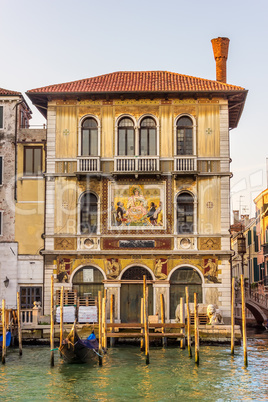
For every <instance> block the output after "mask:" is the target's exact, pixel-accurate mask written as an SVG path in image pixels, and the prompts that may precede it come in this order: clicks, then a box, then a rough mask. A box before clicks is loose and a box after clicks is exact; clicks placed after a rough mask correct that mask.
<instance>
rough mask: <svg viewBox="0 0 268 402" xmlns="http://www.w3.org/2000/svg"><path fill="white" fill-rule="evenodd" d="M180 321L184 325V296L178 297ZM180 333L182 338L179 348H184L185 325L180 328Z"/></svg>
mask: <svg viewBox="0 0 268 402" xmlns="http://www.w3.org/2000/svg"><path fill="white" fill-rule="evenodd" d="M180 322H181V324H184V325H185V304H184V297H181V298H180ZM181 334H183V338H182V339H181V345H180V346H181V349H185V327H183V328H181Z"/></svg>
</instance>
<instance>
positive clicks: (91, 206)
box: [80, 193, 98, 233]
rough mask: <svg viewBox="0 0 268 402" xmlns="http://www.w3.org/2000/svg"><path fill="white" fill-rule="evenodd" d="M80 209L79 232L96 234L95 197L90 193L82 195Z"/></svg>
mask: <svg viewBox="0 0 268 402" xmlns="http://www.w3.org/2000/svg"><path fill="white" fill-rule="evenodd" d="M80 207H81V208H80V232H81V233H96V232H97V224H98V201H97V197H96V196H95V195H94V194H92V193H86V194H84V195H83V197H82V199H81V204H80Z"/></svg>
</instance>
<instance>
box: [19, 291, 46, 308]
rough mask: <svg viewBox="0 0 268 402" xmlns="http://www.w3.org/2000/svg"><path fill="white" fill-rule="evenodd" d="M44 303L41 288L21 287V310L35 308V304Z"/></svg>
mask: <svg viewBox="0 0 268 402" xmlns="http://www.w3.org/2000/svg"><path fill="white" fill-rule="evenodd" d="M35 301H37V302H42V288H41V287H21V288H20V305H21V308H23V309H25V308H33V306H34V304H33V303H34V302H35Z"/></svg>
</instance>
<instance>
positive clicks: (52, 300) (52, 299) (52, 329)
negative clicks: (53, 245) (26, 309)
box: [50, 275, 54, 367]
mask: <svg viewBox="0 0 268 402" xmlns="http://www.w3.org/2000/svg"><path fill="white" fill-rule="evenodd" d="M50 365H51V367H53V366H54V277H53V275H51V297H50Z"/></svg>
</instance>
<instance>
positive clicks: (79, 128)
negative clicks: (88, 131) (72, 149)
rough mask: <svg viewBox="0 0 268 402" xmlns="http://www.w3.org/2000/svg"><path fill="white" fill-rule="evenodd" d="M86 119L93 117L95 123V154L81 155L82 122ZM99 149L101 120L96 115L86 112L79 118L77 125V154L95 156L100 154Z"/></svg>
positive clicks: (81, 155) (86, 156)
mask: <svg viewBox="0 0 268 402" xmlns="http://www.w3.org/2000/svg"><path fill="white" fill-rule="evenodd" d="M87 119H93V120H95V122H96V123H97V155H83V154H82V146H83V144H82V135H83V131H82V130H83V123H84V121H85V120H87ZM100 149H101V122H100V120H99V119H98V117H97V116H95V115H93V114H86V115H84V116H83V117H82V118H81V119H80V121H79V126H78V156H80V157H84V158H90V157H92V158H96V157H99V156H100Z"/></svg>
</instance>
